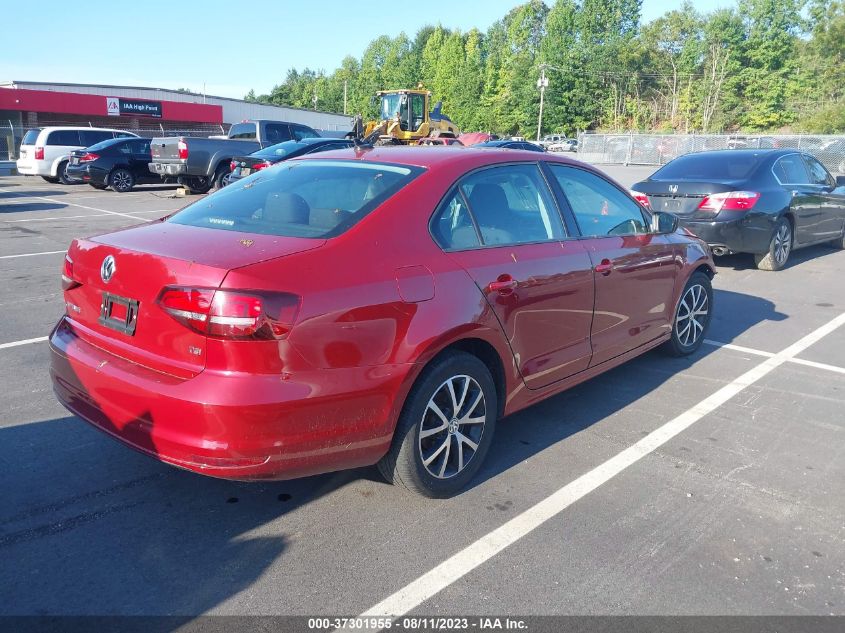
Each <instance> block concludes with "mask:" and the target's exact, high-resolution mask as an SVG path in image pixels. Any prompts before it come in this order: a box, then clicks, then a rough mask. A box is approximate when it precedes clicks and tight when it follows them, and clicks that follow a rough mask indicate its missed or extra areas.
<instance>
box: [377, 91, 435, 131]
mask: <svg viewBox="0 0 845 633" xmlns="http://www.w3.org/2000/svg"><path fill="white" fill-rule="evenodd" d="M380 96H381V106H380V108H379V113H380V114H379V118H380V119H381V120H382V121H387V120H393V119H396V118H397V117H398V118H399V127H400V129H401V130H402V131H404V132H416V131H418V130H419V129H420V127H421V126H422V124H423V123H424V122H425V113H426V108H427V107H428V104H427V101H428V94H427V93H424V92H405V91H402V92H386V93H381V95H380Z"/></svg>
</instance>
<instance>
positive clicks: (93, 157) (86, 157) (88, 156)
mask: <svg viewBox="0 0 845 633" xmlns="http://www.w3.org/2000/svg"><path fill="white" fill-rule="evenodd" d="M99 157H100V155H99V154H94V153H92V152H88V153H87V154H84V155H82V156H80V157H79V162H80V163H90V162H91V161H92V160H97V159H98V158H99Z"/></svg>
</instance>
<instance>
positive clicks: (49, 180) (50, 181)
mask: <svg viewBox="0 0 845 633" xmlns="http://www.w3.org/2000/svg"><path fill="white" fill-rule="evenodd" d="M41 177H42V178H43V179H44V180H46V181H47V182H49V183H50V184H51V185H55V184H56V183H58V182H59V179H58V178H53V176H41Z"/></svg>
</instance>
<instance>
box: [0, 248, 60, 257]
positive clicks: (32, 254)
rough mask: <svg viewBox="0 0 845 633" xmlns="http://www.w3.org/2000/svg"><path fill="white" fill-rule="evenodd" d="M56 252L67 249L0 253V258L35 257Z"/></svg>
mask: <svg viewBox="0 0 845 633" xmlns="http://www.w3.org/2000/svg"><path fill="white" fill-rule="evenodd" d="M57 253H67V249H66V248H65V249H62V250H60V251H41V252H40V253H20V254H18V255H0V259H15V258H16V257H35V256H36V255H55V254H57Z"/></svg>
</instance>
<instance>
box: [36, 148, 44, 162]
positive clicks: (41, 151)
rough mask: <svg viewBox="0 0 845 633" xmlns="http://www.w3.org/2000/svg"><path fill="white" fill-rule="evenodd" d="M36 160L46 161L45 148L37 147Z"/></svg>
mask: <svg viewBox="0 0 845 633" xmlns="http://www.w3.org/2000/svg"><path fill="white" fill-rule="evenodd" d="M35 160H44V148H43V147H36V148H35Z"/></svg>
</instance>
